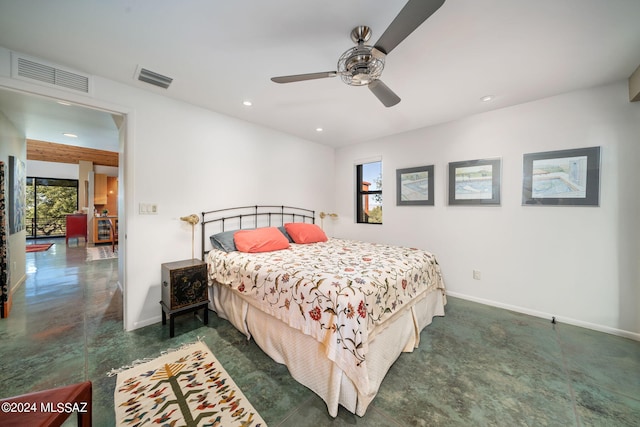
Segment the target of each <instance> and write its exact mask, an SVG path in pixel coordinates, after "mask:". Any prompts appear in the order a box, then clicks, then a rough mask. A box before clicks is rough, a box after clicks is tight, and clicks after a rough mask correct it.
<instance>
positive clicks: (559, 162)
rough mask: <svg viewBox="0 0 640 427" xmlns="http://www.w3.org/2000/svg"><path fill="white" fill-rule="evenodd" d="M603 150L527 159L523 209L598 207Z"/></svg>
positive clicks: (525, 159)
mask: <svg viewBox="0 0 640 427" xmlns="http://www.w3.org/2000/svg"><path fill="white" fill-rule="evenodd" d="M599 203H600V147H589V148H578V149H572V150H560V151H547V152H543V153H531V154H525V155H524V163H523V179H522V204H523V205H563V206H598V205H599Z"/></svg>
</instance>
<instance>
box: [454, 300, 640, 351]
mask: <svg viewBox="0 0 640 427" xmlns="http://www.w3.org/2000/svg"><path fill="white" fill-rule="evenodd" d="M447 295H451V296H452V297H455V298H460V299H464V300H467V301H473V302H477V303H479V304H484V305H489V306H492V307H497V308H503V309H505V310H510V311H515V312H517V313H522V314H528V315H530V316H534V317H540V318H542V319H548V320H549V321H551V319H552V318H554V317H555V319H556V322H558V323H566V324H569V325H573V326H579V327H581V328H586V329H591V330H594V331H598V332H604V333H607V334H611V335H617V336H619V337H623V338H629V339H632V340H634V341H640V333H635V332H631V331H625V330H623V329H616V328H611V327H609V326H604V325H598V324H595V323H590V322H585V321H582V320H577V319H572V318H570V317H562V316H558V315H556V314H551V313H546V312H543V311H537V310H531V309H528V308H525V307H520V306H516V305H510V304H503V303H500V302H497V301H492V300H488V299H484V298H477V297H474V296H471V295H466V294H460V293H458V292H450V291H447Z"/></svg>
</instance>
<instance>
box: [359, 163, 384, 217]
mask: <svg viewBox="0 0 640 427" xmlns="http://www.w3.org/2000/svg"><path fill="white" fill-rule="evenodd" d="M356 176H357V182H356V206H357V218H356V221H357V222H359V223H366V224H382V162H380V161H378V162H371V163H363V164H361V165H357V166H356Z"/></svg>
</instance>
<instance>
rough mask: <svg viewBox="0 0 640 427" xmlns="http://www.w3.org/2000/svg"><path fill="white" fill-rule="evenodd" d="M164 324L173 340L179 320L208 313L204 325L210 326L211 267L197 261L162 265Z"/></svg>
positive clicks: (161, 302)
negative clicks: (209, 284)
mask: <svg viewBox="0 0 640 427" xmlns="http://www.w3.org/2000/svg"><path fill="white" fill-rule="evenodd" d="M161 288H162V301H160V306H161V307H162V324H163V325H166V324H167V315H169V336H170V337H172V338H173V336H174V325H173V319H174V317H175V316H177V315H179V314H183V313H188V312H192V311H195V312H197V311H198V310H199V309H201V308H203V309H204V315H203V321H204V324H205V325H207V324H208V323H209V310H208V305H209V295H208V292H207V264H206V263H205V262H204V261H200V260H197V259H187V260H184V261H176V262H168V263H164V264H162V287H161Z"/></svg>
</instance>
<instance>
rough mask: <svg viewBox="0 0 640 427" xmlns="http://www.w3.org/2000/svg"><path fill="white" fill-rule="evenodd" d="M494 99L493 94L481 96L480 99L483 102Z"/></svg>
mask: <svg viewBox="0 0 640 427" xmlns="http://www.w3.org/2000/svg"><path fill="white" fill-rule="evenodd" d="M492 100H493V95H485V96H483V97H482V98H480V101H482V102H489V101H492Z"/></svg>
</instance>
